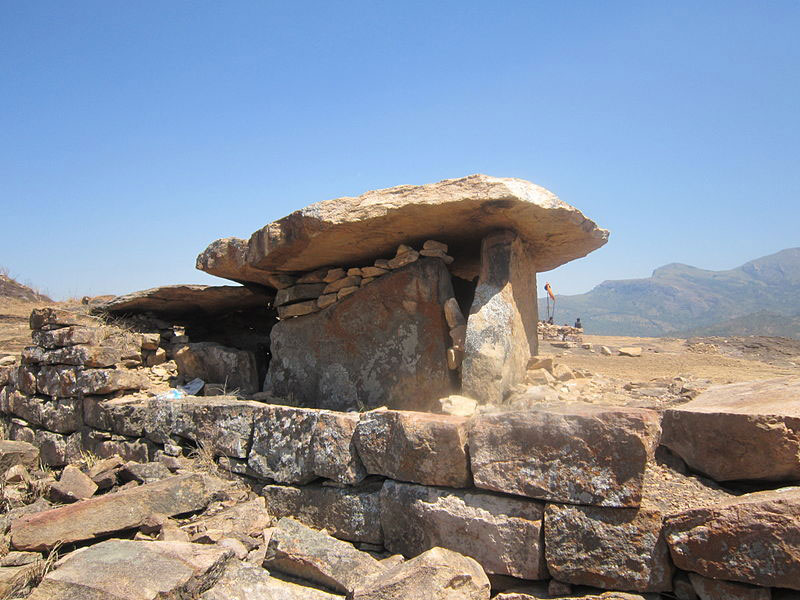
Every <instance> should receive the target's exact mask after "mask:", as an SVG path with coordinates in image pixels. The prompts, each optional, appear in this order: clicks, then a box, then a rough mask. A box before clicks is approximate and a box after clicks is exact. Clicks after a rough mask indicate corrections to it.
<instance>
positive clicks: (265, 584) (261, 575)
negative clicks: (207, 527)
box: [200, 561, 342, 600]
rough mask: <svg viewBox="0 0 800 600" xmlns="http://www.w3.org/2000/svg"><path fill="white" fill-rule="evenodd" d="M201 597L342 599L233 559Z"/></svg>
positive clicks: (212, 599) (207, 599) (225, 599)
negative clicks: (284, 579) (273, 575)
mask: <svg viewBox="0 0 800 600" xmlns="http://www.w3.org/2000/svg"><path fill="white" fill-rule="evenodd" d="M200 600H342V596H339V595H335V594H329V593H327V592H323V591H321V590H318V589H315V588H312V587H306V586H303V585H298V584H296V583H291V582H288V581H283V580H282V579H277V578H275V577H272V576H271V575H270V574H269V571H267V570H266V569H263V568H261V567H260V566H255V565H251V564H248V563H241V562H239V561H233V562H232V563H230V564H229V565H228V566H227V568H226V569H225V572H224V573H223V574H222V577H220V579H219V580H218V581H217V582H216V583H215V584H214V585H213V587H211V588H210V589H209V590H208V591H206V592H203V593H202V594H201V595H200Z"/></svg>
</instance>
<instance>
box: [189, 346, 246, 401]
mask: <svg viewBox="0 0 800 600" xmlns="http://www.w3.org/2000/svg"><path fill="white" fill-rule="evenodd" d="M175 362H176V363H178V372H179V373H180V374H181V375H183V376H184V377H186V379H187V380H188V379H194V378H195V377H199V378H200V379H202V380H203V381H219V382H222V383H224V384H225V385H226V386H227V388H228V389H229V390H239V392H240V393H241V394H244V395H247V394H252V393H255V392H257V391H258V390H259V382H258V369H257V367H256V359H255V356H254V355H253V353H252V352H249V351H247V350H237V349H236V348H227V347H225V346H222V345H221V344H217V343H214V342H200V343H194V344H187V345H186V346H183V347H181V348H180V349H179V350H178V351H177V352H176V353H175Z"/></svg>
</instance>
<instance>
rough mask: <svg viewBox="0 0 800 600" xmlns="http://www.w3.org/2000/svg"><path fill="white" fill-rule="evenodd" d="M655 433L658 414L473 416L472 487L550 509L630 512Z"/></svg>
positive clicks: (580, 411) (548, 409)
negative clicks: (558, 505) (544, 503)
mask: <svg viewBox="0 0 800 600" xmlns="http://www.w3.org/2000/svg"><path fill="white" fill-rule="evenodd" d="M659 433H660V428H659V416H658V414H657V413H656V412H654V411H650V410H646V409H641V408H628V407H613V406H592V405H584V404H564V405H552V406H543V407H541V408H538V407H537V408H536V409H533V410H529V411H526V412H521V413H494V414H491V413H486V414H482V415H479V416H477V417H475V419H474V420H473V423H472V429H471V430H470V436H469V448H470V458H471V464H472V474H473V477H474V479H475V485H476V487H479V488H484V489H488V490H492V491H496V492H505V493H510V494H521V495H523V496H529V497H531V498H540V499H543V500H550V501H554V502H565V503H571V504H590V505H597V506H620V507H625V506H627V507H635V506H638V505H639V504H640V502H641V495H642V484H643V481H644V472H645V466H646V464H647V463H648V461H650V459H652V457H653V454H654V451H655V447H656V445H657V444H658V437H659Z"/></svg>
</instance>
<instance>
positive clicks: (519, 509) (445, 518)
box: [381, 480, 548, 579]
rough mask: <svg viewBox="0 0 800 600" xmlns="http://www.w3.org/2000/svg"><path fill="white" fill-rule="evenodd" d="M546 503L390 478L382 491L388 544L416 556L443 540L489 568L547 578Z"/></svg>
mask: <svg viewBox="0 0 800 600" xmlns="http://www.w3.org/2000/svg"><path fill="white" fill-rule="evenodd" d="M543 519H544V505H543V504H542V503H540V502H536V501H533V500H525V499H522V498H510V497H505V496H499V495H496V494H490V493H487V492H468V491H456V490H448V489H444V488H434V487H427V486H420V485H412V484H407V483H399V482H395V481H391V480H387V481H386V483H385V484H384V486H383V490H382V492H381V523H382V526H383V531H384V538H385V541H384V546H386V548H387V549H388V550H389V551H391V552H397V553H400V554H403V555H405V556H416V555H418V554H421V553H422V552H424V551H426V550H429V549H431V548H434V547H436V546H440V547H442V548H448V549H449V550H454V551H456V552H459V553H461V554H464V555H465V556H469V557H471V558H474V559H475V560H476V561H478V563H480V565H481V567H483V569H484V571H486V572H487V573H494V574H499V575H510V576H512V577H519V578H522V579H544V578H546V577H547V576H548V575H547V569H546V568H545V564H544V539H543Z"/></svg>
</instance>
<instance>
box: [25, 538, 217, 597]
mask: <svg viewBox="0 0 800 600" xmlns="http://www.w3.org/2000/svg"><path fill="white" fill-rule="evenodd" d="M230 558H231V552H230V551H229V550H225V549H223V548H219V547H217V546H205V545H200V544H189V543H185V542H184V543H181V542H137V541H133V540H108V541H105V542H102V543H100V544H97V545H95V546H90V547H89V548H84V549H82V550H80V551H79V552H73V553H72V554H70V555H69V556H68V557H67V558H66V559H65V560H64V562H63V563H62V564H61V565H60V566H59V567H58V568H57V569H55V570H53V571H51V572H50V573H48V574H47V575H46V576H45V578H44V579H43V580H42V583H41V584H40V585H39V587H38V588H36V590H35V591H34V592H33V594H31V595H30V596H29V598H30V599H31V600H75V599H77V598H81V599H86V600H159V599H162V598H164V599H166V598H176V599H177V598H193V597H196V596H197V594H199V593H200V592H202V591H203V590H204V589H207V588H208V587H210V586H211V585H212V584H213V583H214V582H215V581H216V580H217V579H218V578H219V576H220V574H221V573H222V571H223V569H224V568H225V565H226V563H228V562H229V560H230Z"/></svg>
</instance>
